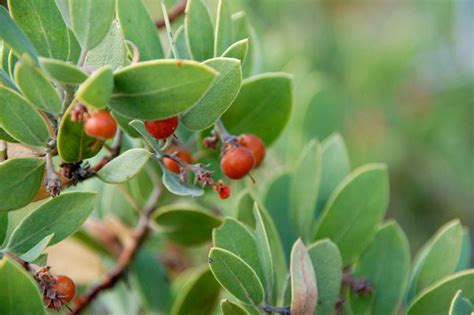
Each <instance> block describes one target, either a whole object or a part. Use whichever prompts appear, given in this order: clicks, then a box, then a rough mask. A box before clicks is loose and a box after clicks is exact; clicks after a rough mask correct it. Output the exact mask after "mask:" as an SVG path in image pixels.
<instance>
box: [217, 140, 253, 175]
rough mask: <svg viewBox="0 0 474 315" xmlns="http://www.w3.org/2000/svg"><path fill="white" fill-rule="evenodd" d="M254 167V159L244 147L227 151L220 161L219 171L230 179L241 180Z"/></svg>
mask: <svg viewBox="0 0 474 315" xmlns="http://www.w3.org/2000/svg"><path fill="white" fill-rule="evenodd" d="M254 167H255V157H254V156H253V154H252V152H251V151H250V150H249V149H247V148H245V147H242V146H240V147H231V148H230V149H227V150H226V151H225V153H224V155H223V156H222V159H221V169H222V172H223V173H224V175H225V176H227V177H229V178H230V179H241V178H244V177H245V176H247V175H248V174H249V173H250V171H251V170H252V169H253V168H254Z"/></svg>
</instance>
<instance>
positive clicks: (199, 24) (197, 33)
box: [184, 0, 214, 61]
mask: <svg viewBox="0 0 474 315" xmlns="http://www.w3.org/2000/svg"><path fill="white" fill-rule="evenodd" d="M184 30H185V33H186V38H187V42H188V47H189V51H190V53H191V56H192V57H193V59H194V60H197V61H204V60H207V59H210V58H212V57H213V56H214V27H213V26H212V21H211V17H210V15H209V10H208V8H207V5H206V4H205V3H204V2H203V1H202V0H188V3H187V5H186V11H185V15H184Z"/></svg>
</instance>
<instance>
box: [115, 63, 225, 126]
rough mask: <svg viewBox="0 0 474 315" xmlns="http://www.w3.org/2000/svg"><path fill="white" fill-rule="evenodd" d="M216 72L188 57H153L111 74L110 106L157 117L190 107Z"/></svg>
mask: <svg viewBox="0 0 474 315" xmlns="http://www.w3.org/2000/svg"><path fill="white" fill-rule="evenodd" d="M216 75H217V72H216V71H215V70H213V69H212V68H211V67H208V66H205V65H202V64H199V63H197V62H195V61H190V60H156V61H147V62H142V63H138V64H136V65H132V66H129V67H125V68H123V69H120V70H119V71H117V72H116V73H115V75H114V83H115V90H114V94H113V95H112V99H111V101H110V107H111V108H112V109H113V110H115V111H116V112H118V113H120V114H122V115H124V116H127V117H131V118H137V119H148V120H154V119H160V118H167V117H170V116H173V115H176V114H178V113H181V112H183V111H185V110H187V109H189V108H190V107H191V106H193V105H194V104H195V103H196V102H197V101H198V100H199V99H200V98H201V97H202V96H203V95H204V93H205V92H206V91H207V90H208V88H209V87H210V86H211V83H212V82H213V81H214V78H215V77H216Z"/></svg>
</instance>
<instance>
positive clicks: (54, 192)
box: [44, 143, 63, 197]
mask: <svg viewBox="0 0 474 315" xmlns="http://www.w3.org/2000/svg"><path fill="white" fill-rule="evenodd" d="M51 147H52V148H54V147H56V145H55V144H54V143H52V144H51ZM51 151H52V149H50V148H48V149H46V155H45V160H46V166H45V171H46V176H45V178H44V186H45V187H46V191H47V192H48V193H49V195H50V196H52V197H56V196H58V195H59V194H60V193H61V190H62V188H63V185H62V182H61V178H60V177H59V175H58V173H57V172H56V170H55V169H54V164H53V154H52V152H51Z"/></svg>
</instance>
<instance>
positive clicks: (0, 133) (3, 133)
mask: <svg viewBox="0 0 474 315" xmlns="http://www.w3.org/2000/svg"><path fill="white" fill-rule="evenodd" d="M0 140H3V141H6V142H11V143H18V141H17V140H15V139H14V138H12V136H10V135H9V134H8V133H7V132H6V131H5V130H4V129H2V128H0Z"/></svg>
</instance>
